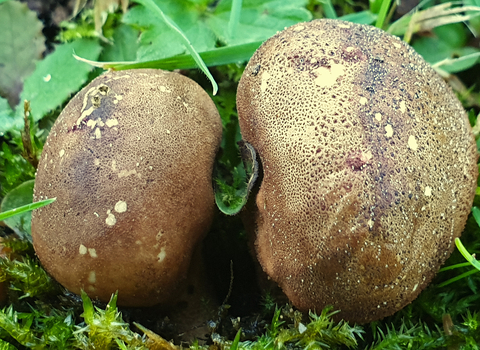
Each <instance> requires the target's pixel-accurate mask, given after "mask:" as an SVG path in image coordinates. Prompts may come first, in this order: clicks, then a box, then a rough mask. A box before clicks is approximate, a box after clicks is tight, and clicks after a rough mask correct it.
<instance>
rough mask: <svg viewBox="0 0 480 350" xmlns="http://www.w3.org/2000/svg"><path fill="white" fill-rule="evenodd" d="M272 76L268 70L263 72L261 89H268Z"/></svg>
mask: <svg viewBox="0 0 480 350" xmlns="http://www.w3.org/2000/svg"><path fill="white" fill-rule="evenodd" d="M270 77H271V75H270V73H268V72H267V71H265V72H263V73H262V83H261V85H260V90H262V92H265V90H267V86H268V83H267V81H268V79H270Z"/></svg>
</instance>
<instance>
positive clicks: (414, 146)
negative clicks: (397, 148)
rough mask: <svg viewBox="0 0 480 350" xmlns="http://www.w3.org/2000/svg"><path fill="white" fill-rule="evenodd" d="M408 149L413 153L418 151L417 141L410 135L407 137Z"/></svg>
mask: <svg viewBox="0 0 480 350" xmlns="http://www.w3.org/2000/svg"><path fill="white" fill-rule="evenodd" d="M408 147H410V149H411V150H413V151H416V150H417V149H418V143H417V139H416V138H415V136H413V135H410V136H409V137H408Z"/></svg>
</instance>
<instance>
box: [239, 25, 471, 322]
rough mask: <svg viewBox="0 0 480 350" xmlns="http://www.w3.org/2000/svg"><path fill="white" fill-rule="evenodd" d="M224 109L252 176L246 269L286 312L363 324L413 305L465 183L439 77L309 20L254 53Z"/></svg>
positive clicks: (467, 142)
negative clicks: (235, 121) (230, 109)
mask: <svg viewBox="0 0 480 350" xmlns="http://www.w3.org/2000/svg"><path fill="white" fill-rule="evenodd" d="M237 108H238V114H239V122H240V127H241V133H242V135H243V139H244V140H245V141H246V142H248V143H250V144H251V145H252V146H253V147H254V148H255V150H256V151H257V154H258V155H259V158H260V161H261V164H262V168H263V180H262V183H261V186H260V189H259V192H258V195H257V197H256V210H255V212H254V213H252V214H251V215H253V216H254V217H255V221H256V228H255V232H254V234H255V246H256V252H257V256H258V260H259V262H260V264H261V265H262V267H263V270H264V271H265V272H266V273H267V274H268V275H269V276H270V278H271V279H273V280H274V281H275V282H277V283H278V284H279V286H280V287H281V288H282V289H283V291H284V292H285V294H286V295H287V296H288V298H289V299H290V300H291V301H292V303H293V304H294V305H295V306H296V307H298V308H299V309H301V310H303V311H307V310H309V309H312V310H315V311H316V312H320V311H321V310H322V308H324V307H325V306H326V305H333V306H334V308H335V309H338V310H341V312H340V313H339V314H338V315H337V317H338V318H344V319H345V320H349V321H355V322H361V323H364V322H369V321H373V320H377V319H380V318H383V317H385V316H388V315H391V314H393V313H394V312H396V311H397V310H399V309H401V308H403V307H404V306H405V305H407V304H409V303H410V302H411V301H412V300H414V299H415V298H416V297H417V295H418V294H419V293H420V291H421V290H422V289H424V288H425V287H426V286H427V284H428V283H429V282H430V281H431V280H432V278H433V277H434V275H435V273H436V272H437V270H438V269H439V267H440V266H441V265H442V264H443V263H444V262H445V260H446V259H447V258H448V256H449V255H450V253H451V252H452V250H453V247H454V244H453V242H454V239H455V238H456V237H459V236H460V234H461V232H462V230H463V228H464V225H465V222H466V219H467V216H468V214H469V212H470V208H471V204H472V201H473V197H474V195H475V188H476V178H477V175H478V171H477V165H476V162H477V151H476V144H475V140H474V137H473V135H472V131H471V127H470V125H469V122H468V119H467V116H466V113H465V111H464V110H463V108H462V105H461V104H460V102H459V101H458V99H457V98H456V96H455V94H454V93H453V92H452V91H451V89H450V88H449V87H448V86H447V85H446V84H445V82H444V81H443V80H442V79H441V77H440V76H439V75H438V74H437V73H436V72H435V71H434V70H433V69H432V68H431V67H430V66H429V65H428V64H427V63H426V62H425V61H424V60H423V59H422V57H420V56H419V55H418V54H417V53H415V51H414V50H413V49H412V48H411V47H410V46H408V45H407V44H405V43H404V42H402V41H401V40H400V39H398V38H396V37H394V36H392V35H389V34H387V33H385V32H383V31H382V30H380V29H377V28H374V27H371V26H367V25H360V24H354V23H349V22H344V21H339V20H327V19H322V20H315V21H312V22H309V23H300V24H297V25H294V26H292V27H290V28H287V29H285V30H284V31H282V32H279V33H278V34H276V35H275V36H273V37H272V38H270V39H269V40H267V41H266V42H265V43H263V45H262V46H261V47H260V48H259V49H258V50H257V51H256V52H255V54H254V55H253V57H252V58H251V60H250V62H249V63H248V65H247V67H246V69H245V72H244V74H243V76H242V79H241V81H240V84H239V86H238V94H237Z"/></svg>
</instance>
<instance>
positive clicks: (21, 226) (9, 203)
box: [0, 180, 35, 237]
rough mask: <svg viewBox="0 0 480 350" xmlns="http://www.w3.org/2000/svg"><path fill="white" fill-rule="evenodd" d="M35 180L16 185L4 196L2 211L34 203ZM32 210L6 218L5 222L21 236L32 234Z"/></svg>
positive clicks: (0, 207)
mask: <svg viewBox="0 0 480 350" xmlns="http://www.w3.org/2000/svg"><path fill="white" fill-rule="evenodd" d="M34 184H35V180H29V181H26V182H24V183H23V184H21V185H20V186H17V187H15V188H14V189H13V190H11V191H10V192H8V193H7V195H6V196H5V198H3V201H2V204H1V206H0V211H2V212H5V211H8V210H11V209H15V208H18V207H20V206H23V205H28V204H30V203H32V199H33V186H34ZM31 220H32V213H31V211H26V212H23V213H21V214H19V215H15V216H12V217H10V218H8V219H4V222H5V224H6V225H7V226H8V227H10V228H11V229H12V230H13V231H15V233H16V234H17V235H19V236H20V237H22V236H24V235H28V236H29V235H31Z"/></svg>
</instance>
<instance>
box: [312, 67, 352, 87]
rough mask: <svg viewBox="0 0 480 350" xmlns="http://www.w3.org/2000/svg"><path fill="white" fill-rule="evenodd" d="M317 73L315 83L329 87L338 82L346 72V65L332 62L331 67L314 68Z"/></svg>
mask: <svg viewBox="0 0 480 350" xmlns="http://www.w3.org/2000/svg"><path fill="white" fill-rule="evenodd" d="M313 72H314V73H316V74H317V77H316V78H315V80H314V82H315V85H318V86H322V87H329V86H332V85H334V84H335V83H336V82H337V79H338V78H339V77H341V76H342V75H343V74H344V73H345V67H344V66H343V65H341V64H336V63H332V64H331V65H330V67H318V68H317V69H314V70H313Z"/></svg>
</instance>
